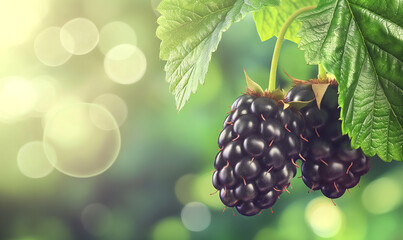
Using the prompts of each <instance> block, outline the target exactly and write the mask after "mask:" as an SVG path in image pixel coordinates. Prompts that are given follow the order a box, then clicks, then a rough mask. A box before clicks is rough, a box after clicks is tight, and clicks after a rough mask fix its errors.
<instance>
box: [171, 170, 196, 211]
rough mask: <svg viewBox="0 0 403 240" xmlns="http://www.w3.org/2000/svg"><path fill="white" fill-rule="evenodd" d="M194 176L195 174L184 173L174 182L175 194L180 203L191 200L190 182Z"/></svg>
mask: <svg viewBox="0 0 403 240" xmlns="http://www.w3.org/2000/svg"><path fill="white" fill-rule="evenodd" d="M194 178H195V175H193V174H186V175H183V176H182V177H180V178H179V179H178V180H177V181H176V183H175V195H176V198H177V199H178V200H179V202H181V203H182V204H187V203H189V202H192V201H193V196H192V187H193V186H192V183H193V181H194Z"/></svg>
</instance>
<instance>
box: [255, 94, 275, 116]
mask: <svg viewBox="0 0 403 240" xmlns="http://www.w3.org/2000/svg"><path fill="white" fill-rule="evenodd" d="M251 109H252V112H253V113H255V114H256V115H260V114H262V115H263V117H265V118H270V117H273V116H274V115H275V114H276V113H277V109H278V108H277V104H276V102H275V101H274V100H273V99H271V98H267V97H260V98H257V99H256V100H255V101H253V102H252V105H251Z"/></svg>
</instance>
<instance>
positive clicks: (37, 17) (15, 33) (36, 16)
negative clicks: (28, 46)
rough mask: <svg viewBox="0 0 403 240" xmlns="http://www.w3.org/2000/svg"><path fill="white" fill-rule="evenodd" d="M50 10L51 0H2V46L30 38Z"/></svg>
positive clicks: (0, 14) (0, 44)
mask: <svg viewBox="0 0 403 240" xmlns="http://www.w3.org/2000/svg"><path fill="white" fill-rule="evenodd" d="M48 11H49V0H13V1H0V29H1V31H0V48H1V47H3V46H4V47H10V46H15V45H18V44H21V43H23V42H24V41H26V40H28V39H29V37H30V36H31V34H32V32H33V31H34V30H35V28H36V27H37V26H38V25H39V23H40V22H41V21H42V20H43V18H44V17H45V16H46V14H47V13H48ZM17 13H18V14H17Z"/></svg>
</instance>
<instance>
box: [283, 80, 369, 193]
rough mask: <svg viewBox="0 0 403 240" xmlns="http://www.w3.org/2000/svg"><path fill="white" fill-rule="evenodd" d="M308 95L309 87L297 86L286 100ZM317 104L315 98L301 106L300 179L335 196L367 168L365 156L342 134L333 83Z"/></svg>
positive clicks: (356, 180) (306, 97) (349, 185)
mask: <svg viewBox="0 0 403 240" xmlns="http://www.w3.org/2000/svg"><path fill="white" fill-rule="evenodd" d="M307 91H311V92H312V94H311V95H310V94H308V93H307ZM312 95H314V94H313V91H312V87H307V86H306V85H303V86H297V87H294V88H293V89H291V90H290V92H289V93H288V94H287V99H286V100H287V101H307V100H309V97H310V96H312ZM320 106H321V109H318V107H317V105H316V102H315V104H311V103H310V104H308V105H307V106H306V107H304V108H302V109H301V112H302V113H303V116H304V119H305V125H306V128H305V130H304V131H303V133H302V135H303V136H304V138H305V139H306V140H308V141H306V142H303V149H302V150H301V152H302V156H303V158H304V159H305V161H306V162H303V163H302V167H301V169H302V180H303V181H304V183H305V185H306V186H307V187H309V188H310V189H312V190H318V189H321V191H322V193H323V195H325V196H326V197H329V198H338V197H340V196H342V195H343V194H344V192H345V190H346V189H349V188H352V187H354V186H356V185H357V184H358V182H359V181H360V177H361V176H362V175H364V174H366V173H367V172H368V171H369V158H368V157H366V156H365V155H364V154H363V153H362V151H361V150H360V149H352V148H351V147H350V139H349V138H348V136H346V135H344V136H343V134H342V131H341V121H340V120H339V117H340V116H339V114H340V110H339V109H338V108H337V86H332V85H331V86H329V87H328V88H327V90H326V92H325V94H324V96H323V99H322V101H321V104H320Z"/></svg>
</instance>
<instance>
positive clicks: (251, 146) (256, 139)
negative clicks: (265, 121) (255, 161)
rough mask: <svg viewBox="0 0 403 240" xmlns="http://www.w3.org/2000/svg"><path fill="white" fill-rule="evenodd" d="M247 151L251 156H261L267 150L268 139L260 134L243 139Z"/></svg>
mask: <svg viewBox="0 0 403 240" xmlns="http://www.w3.org/2000/svg"><path fill="white" fill-rule="evenodd" d="M243 147H244V149H245V151H246V152H247V153H248V154H249V155H250V156H251V157H260V156H262V155H263V153H265V152H266V150H267V144H266V141H265V140H264V139H263V138H262V137H261V136H260V135H257V134H255V135H250V136H248V137H246V138H245V140H244V141H243Z"/></svg>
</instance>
